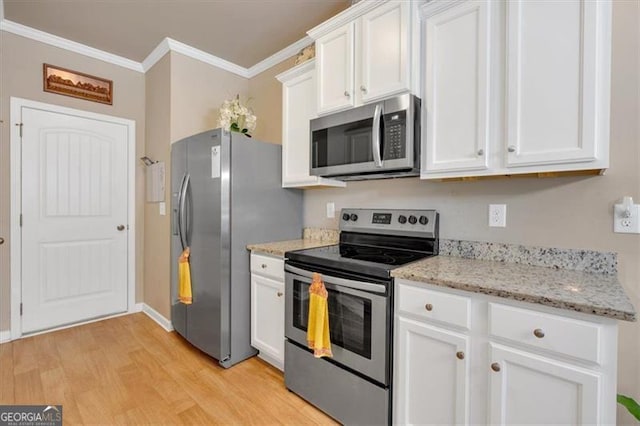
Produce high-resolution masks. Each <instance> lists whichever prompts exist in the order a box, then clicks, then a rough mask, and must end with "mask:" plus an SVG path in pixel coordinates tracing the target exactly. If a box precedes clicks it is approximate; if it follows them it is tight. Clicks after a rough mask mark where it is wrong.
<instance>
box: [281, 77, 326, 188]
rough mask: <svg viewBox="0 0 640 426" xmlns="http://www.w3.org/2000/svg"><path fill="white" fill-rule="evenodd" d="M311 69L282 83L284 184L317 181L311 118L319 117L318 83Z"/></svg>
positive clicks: (284, 185) (285, 185) (286, 185)
mask: <svg viewBox="0 0 640 426" xmlns="http://www.w3.org/2000/svg"><path fill="white" fill-rule="evenodd" d="M314 73H315V72H314V70H313V69H312V70H310V71H308V72H306V73H305V74H302V75H300V76H298V77H296V78H295V79H293V80H291V81H288V82H286V83H284V84H283V86H282V120H283V125H282V186H283V187H290V186H298V185H300V184H308V183H314V182H315V181H317V179H318V178H317V177H315V176H313V177H312V176H310V175H309V161H310V157H309V147H310V146H311V142H310V134H309V133H310V132H309V120H310V119H311V118H312V117H313V116H315V111H316V86H315V79H314Z"/></svg>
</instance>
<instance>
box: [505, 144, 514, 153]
mask: <svg viewBox="0 0 640 426" xmlns="http://www.w3.org/2000/svg"><path fill="white" fill-rule="evenodd" d="M507 151H509V152H516V147H515V146H513V145H509V147H508V148H507Z"/></svg>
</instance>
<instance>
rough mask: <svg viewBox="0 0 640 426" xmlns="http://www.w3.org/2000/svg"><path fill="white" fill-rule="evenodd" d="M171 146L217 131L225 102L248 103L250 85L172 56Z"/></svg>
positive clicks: (194, 61)
mask: <svg viewBox="0 0 640 426" xmlns="http://www.w3.org/2000/svg"><path fill="white" fill-rule="evenodd" d="M170 55H171V142H175V141H178V140H180V139H182V138H184V137H187V136H191V135H193V134H196V133H200V132H203V131H205V130H208V129H215V128H216V127H217V122H218V110H219V109H220V105H221V104H222V102H223V101H224V100H225V99H231V98H233V97H235V96H236V95H240V99H241V100H243V101H246V100H247V97H248V91H249V81H248V80H247V79H246V78H243V77H240V76H238V75H236V74H232V73H230V72H227V71H224V70H221V69H219V68H216V67H213V66H211V65H207V64H205V63H204V62H200V61H198V60H195V59H193V58H190V57H188V56H184V55H181V54H180V53H174V52H171V53H170Z"/></svg>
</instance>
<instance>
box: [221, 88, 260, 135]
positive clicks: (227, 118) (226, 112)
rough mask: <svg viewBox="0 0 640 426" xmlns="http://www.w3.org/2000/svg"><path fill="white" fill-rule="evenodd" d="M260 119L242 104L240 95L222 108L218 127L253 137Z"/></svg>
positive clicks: (225, 102) (228, 100) (228, 101)
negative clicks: (252, 133)
mask: <svg viewBox="0 0 640 426" xmlns="http://www.w3.org/2000/svg"><path fill="white" fill-rule="evenodd" d="M257 121H258V119H257V118H256V116H255V115H254V114H253V111H252V110H251V109H250V108H248V107H246V106H245V105H242V104H241V103H240V95H236V97H235V98H233V99H227V100H226V101H224V102H223V103H222V106H221V107H220V117H218V127H222V128H223V129H225V130H229V131H231V132H239V133H243V134H245V135H246V136H249V137H251V132H253V131H254V130H255V129H256V122H257Z"/></svg>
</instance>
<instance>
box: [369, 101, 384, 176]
mask: <svg viewBox="0 0 640 426" xmlns="http://www.w3.org/2000/svg"><path fill="white" fill-rule="evenodd" d="M381 117H382V104H377V105H376V109H375V111H374V113H373V126H372V128H371V150H372V151H373V162H374V164H375V166H376V167H378V168H380V167H382V154H381V153H380V118H381Z"/></svg>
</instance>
